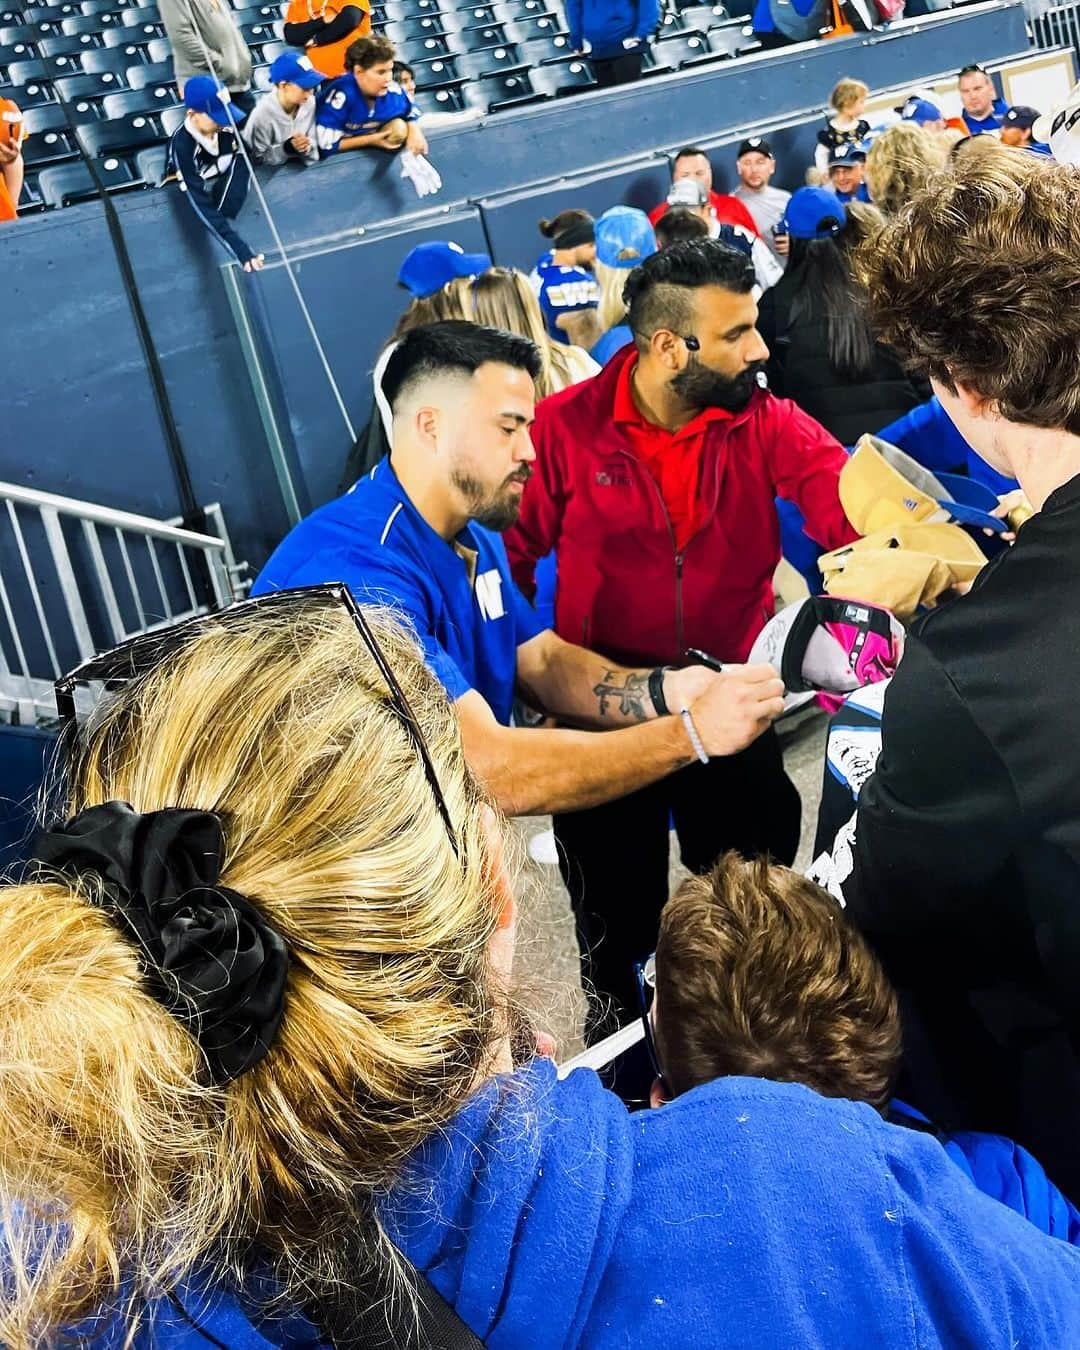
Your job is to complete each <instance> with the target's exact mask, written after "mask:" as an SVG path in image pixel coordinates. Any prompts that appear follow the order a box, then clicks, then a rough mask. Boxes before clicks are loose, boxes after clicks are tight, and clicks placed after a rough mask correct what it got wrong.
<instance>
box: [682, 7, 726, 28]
mask: <svg viewBox="0 0 1080 1350" xmlns="http://www.w3.org/2000/svg"><path fill="white" fill-rule="evenodd" d="M679 18H680V19H681V20H682V27H683V28H696V29H697V30H698V32H700V33H706V32H708V31H709V29H711V28H718V27H720V26H721V25H723V24H725V23H730V22H731V19H730V18H729V16H728V12H727V10H726V9H725V8H724V6H723V5H687V6H686V8H685V9H682V10H680V11H679Z"/></svg>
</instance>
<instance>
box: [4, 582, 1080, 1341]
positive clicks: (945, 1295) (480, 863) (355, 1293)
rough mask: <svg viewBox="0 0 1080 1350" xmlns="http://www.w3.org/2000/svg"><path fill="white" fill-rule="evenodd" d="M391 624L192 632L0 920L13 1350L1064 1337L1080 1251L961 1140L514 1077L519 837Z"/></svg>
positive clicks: (783, 1102) (534, 1073)
mask: <svg viewBox="0 0 1080 1350" xmlns="http://www.w3.org/2000/svg"><path fill="white" fill-rule="evenodd" d="M366 628H367V631H366V632H365V633H364V634H363V635H362V633H361V632H359V631H358V620H357V619H356V618H355V617H354V616H353V615H351V614H350V613H348V612H347V611H346V610H345V609H344V607H343V606H341V605H340V604H339V603H334V602H332V599H331V597H318V596H317V597H311V596H309V597H303V598H301V597H297V596H289V597H282V598H281V599H280V600H277V601H266V600H264V601H263V602H262V603H261V604H260V605H258V606H255V607H249V606H244V607H242V608H239V609H237V610H234V611H230V612H226V613H225V614H223V615H215V616H213V618H211V619H203V620H200V621H198V622H196V623H195V624H194V625H191V626H189V627H188V628H187V629H186V631H184V632H183V634H182V635H181V634H179V633H177V632H176V631H175V630H173V631H171V632H169V633H167V634H165V635H164V637H165V641H155V642H154V643H153V644H151V645H150V646H149V650H148V648H147V644H146V643H145V642H143V643H140V644H139V646H137V647H136V649H135V651H136V653H138V657H137V658H136V659H133V666H134V669H133V670H132V671H129V672H128V674H129V678H128V680H127V681H126V682H125V683H124V684H123V685H122V687H121V688H119V689H118V690H116V691H115V692H114V694H113V697H112V698H111V700H110V702H109V706H108V708H107V710H104V712H105V715H104V716H100V715H99V716H98V717H96V718H95V719H93V720H92V721H91V722H90V723H89V724H88V725H87V726H84V727H83V728H82V730H81V732H80V733H79V735H78V736H77V737H73V738H72V740H73V744H72V746H71V750H72V765H71V769H70V773H69V780H70V782H69V787H68V790H67V793H66V802H65V804H64V805H65V808H66V814H67V816H68V817H69V818H68V819H67V821H66V824H63V825H53V826H52V827H51V828H50V829H49V830H48V831H47V832H46V833H45V834H44V836H43V838H42V842H41V849H40V852H41V855H42V857H43V859H47V860H48V861H47V863H46V864H45V866H44V869H43V870H39V871H38V872H36V873H34V874H33V875H32V876H31V877H29V878H28V879H27V880H26V881H25V882H24V883H23V884H21V885H18V886H9V887H7V888H6V889H5V890H4V893H3V897H2V904H0V980H2V982H3V987H4V989H5V990H6V991H7V992H8V997H6V998H5V999H4V1000H3V1001H2V1003H0V1044H2V1045H3V1047H4V1056H5V1058H4V1065H5V1093H4V1110H3V1112H2V1113H0V1196H2V1197H3V1201H2V1205H3V1223H2V1232H3V1237H2V1245H3V1268H4V1270H5V1272H6V1273H7V1279H6V1280H5V1282H4V1287H3V1296H2V1302H0V1325H2V1327H3V1333H2V1334H3V1339H4V1342H5V1344H7V1345H10V1346H12V1347H17V1348H18V1350H24V1348H25V1347H29V1346H31V1345H39V1344H54V1343H64V1342H66V1341H70V1342H71V1343H72V1344H87V1343H93V1342H94V1341H96V1340H98V1339H100V1341H101V1343H102V1344H107V1345H121V1344H128V1343H131V1344H136V1345H138V1344H146V1345H149V1344H153V1345H155V1346H161V1347H165V1346H168V1347H170V1348H171V1350H204V1347H206V1346H208V1345H216V1346H219V1347H220V1346H229V1347H233V1350H239V1347H242V1346H246V1347H255V1346H258V1345H262V1346H269V1345H276V1346H281V1347H285V1346H288V1347H292V1350H300V1347H315V1346H328V1345H336V1346H340V1347H344V1346H368V1345H371V1346H374V1345H398V1346H405V1345H424V1346H436V1345H439V1346H444V1345H450V1344H455V1345H462V1346H464V1345H468V1344H471V1343H472V1339H471V1338H473V1337H475V1338H477V1339H481V1340H482V1341H483V1342H484V1343H486V1344H488V1345H491V1346H493V1347H496V1346H500V1345H505V1346H524V1345H529V1346H532V1347H540V1346H545V1347H546V1346H571V1345H593V1344H600V1343H602V1342H608V1343H611V1344H619V1345H630V1344H639V1343H641V1340H642V1332H643V1331H644V1332H646V1334H648V1335H650V1336H651V1335H652V1333H653V1332H654V1331H655V1332H656V1333H657V1334H658V1336H659V1337H660V1338H661V1339H662V1340H663V1343H664V1344H666V1345H686V1344H691V1343H695V1342H703V1343H704V1342H705V1341H707V1339H708V1336H707V1334H706V1335H705V1336H704V1337H703V1328H708V1329H709V1331H710V1332H711V1330H713V1329H715V1328H717V1327H720V1326H722V1327H723V1335H724V1339H726V1340H728V1341H730V1342H731V1343H732V1344H739V1345H748V1346H749V1345H754V1346H757V1345H766V1344H768V1343H770V1342H771V1343H772V1344H774V1345H790V1346H794V1345H808V1344H813V1345H829V1346H838V1347H839V1346H845V1345H852V1344H856V1343H870V1344H881V1345H891V1344H895V1342H896V1331H897V1328H898V1327H903V1328H905V1329H906V1328H909V1327H913V1328H914V1329H915V1330H914V1331H913V1333H912V1336H915V1335H918V1337H919V1339H920V1340H921V1342H923V1343H925V1344H946V1343H948V1342H949V1341H950V1339H952V1340H955V1339H957V1337H956V1335H955V1334H954V1333H955V1332H956V1329H957V1326H958V1324H959V1321H960V1319H962V1333H961V1337H962V1339H965V1340H968V1341H970V1344H972V1345H980V1346H983V1345H985V1346H990V1345H996V1344H998V1343H999V1342H1001V1341H1002V1340H1004V1341H1005V1342H1006V1343H1012V1342H1016V1341H1020V1342H1022V1343H1023V1345H1024V1346H1025V1350H1050V1347H1054V1350H1061V1347H1063V1346H1067V1345H1069V1344H1071V1343H1072V1342H1073V1341H1074V1340H1075V1334H1074V1333H1075V1330H1076V1326H1077V1320H1078V1318H1080V1306H1078V1294H1077V1269H1078V1266H1077V1255H1076V1253H1075V1252H1074V1251H1071V1250H1070V1249H1069V1247H1068V1246H1067V1245H1066V1244H1065V1243H1063V1242H1056V1241H1050V1240H1049V1239H1047V1238H1045V1237H1043V1236H1042V1235H1041V1234H1039V1233H1036V1232H1035V1231H1034V1230H1033V1229H1032V1228H1031V1227H1030V1226H1029V1225H1027V1224H1025V1223H1024V1222H1023V1221H1022V1220H1021V1219H1020V1218H1019V1217H1018V1216H1016V1215H1014V1214H1011V1213H1010V1212H1009V1211H1008V1210H1007V1209H1006V1208H1005V1207H1004V1206H1000V1205H996V1204H992V1203H991V1202H990V1201H988V1200H987V1199H986V1198H985V1197H982V1196H978V1195H977V1194H976V1193H975V1191H974V1190H973V1188H972V1187H971V1186H970V1184H969V1183H967V1182H966V1180H964V1179H963V1178H962V1177H960V1176H959V1173H958V1172H957V1171H956V1169H954V1168H952V1167H951V1165H949V1164H948V1163H947V1162H943V1161H942V1160H941V1155H940V1147H939V1145H938V1144H937V1142H936V1141H935V1140H932V1139H929V1138H927V1137H926V1136H924V1135H921V1134H918V1133H916V1132H915V1131H911V1130H900V1129H896V1128H895V1127H893V1126H890V1125H887V1124H886V1123H885V1122H884V1121H882V1120H881V1119H880V1118H878V1117H877V1116H876V1115H875V1114H874V1113H873V1112H871V1111H868V1110H867V1109H866V1108H865V1107H863V1106H859V1105H856V1104H853V1103H847V1102H842V1101H829V1100H826V1099H825V1098H823V1097H821V1096H819V1095H817V1094H816V1093H812V1092H810V1091H808V1090H807V1089H805V1088H802V1087H799V1086H795V1085H791V1084H784V1083H769V1082H766V1081H756V1082H755V1081H748V1080H747V1079H744V1078H728V1079H726V1080H724V1081H722V1082H718V1083H713V1084H708V1085H705V1086H703V1087H702V1088H701V1089H699V1090H698V1091H697V1092H695V1093H694V1094H693V1097H692V1100H690V1101H688V1102H686V1103H683V1102H674V1103H672V1104H671V1105H670V1106H669V1107H666V1108H665V1109H664V1110H663V1111H653V1112H645V1113H639V1114H638V1115H636V1116H629V1115H628V1114H627V1111H626V1109H625V1107H624V1106H623V1105H622V1103H621V1102H619V1101H618V1099H617V1098H615V1097H614V1096H612V1095H610V1094H609V1093H607V1092H605V1090H604V1089H603V1087H602V1086H601V1084H600V1081H599V1079H598V1078H597V1077H596V1075H595V1074H593V1073H591V1072H587V1071H581V1072H577V1073H574V1074H572V1075H570V1077H569V1078H568V1079H567V1080H565V1081H562V1082H560V1081H559V1080H558V1079H557V1077H556V1073H555V1068H554V1066H553V1065H552V1064H551V1062H550V1061H548V1060H544V1059H540V1058H533V1057H529V1058H527V1060H526V1062H525V1063H524V1064H523V1065H522V1066H521V1067H520V1068H518V1069H517V1070H516V1071H514V1070H513V1068H512V1063H511V1039H512V1036H511V1033H512V1032H513V1031H515V1029H516V1027H517V1026H518V1025H519V1023H520V1020H521V1019H520V1017H518V1016H515V1015H514V1013H513V1009H512V1000H511V998H510V997H509V996H508V988H509V986H510V984H511V981H512V979H513V969H514V968H513V956H514V935H515V902H514V895H513V889H512V885H511V882H510V878H509V875H508V871H507V865H506V862H505V856H504V850H503V842H502V830H501V827H500V824H499V822H498V820H497V819H496V818H495V816H494V815H493V813H492V812H491V811H490V809H489V808H488V807H487V806H486V804H485V803H484V800H483V798H482V795H481V793H480V792H479V791H478V790H477V786H476V783H475V780H474V779H473V777H472V775H471V774H470V773H469V771H468V768H467V767H466V760H465V756H464V755H463V753H462V742H461V737H460V735H459V731H458V728H457V725H456V719H455V717H454V716H453V715H452V710H451V709H450V708H449V706H448V704H447V702H446V699H445V696H444V695H443V693H442V691H441V690H440V689H439V688H438V686H437V684H436V681H435V680H434V679H433V678H432V677H431V674H430V673H429V671H428V670H427V669H425V666H424V664H423V662H422V660H421V657H420V652H419V650H418V647H417V644H416V642H415V639H414V638H413V637H412V636H411V635H409V634H408V633H406V632H405V631H403V629H402V627H401V626H400V625H399V624H398V623H397V622H395V620H394V618H393V617H392V616H391V615H389V614H387V613H385V612H384V611H377V610H368V611H367V612H366ZM372 648H374V651H377V652H378V654H379V660H378V661H376V660H373V659H372V657H373V655H374V651H373V650H372ZM388 678H389V679H391V680H392V683H388ZM520 734H521V735H523V736H527V735H535V736H543V735H544V734H545V733H543V732H537V733H529V732H522V733H520ZM618 735H619V733H615V734H614V735H609V736H605V737H594V738H593V739H594V740H595V741H601V740H603V741H615V740H616V739H617V737H618ZM125 800H133V802H134V808H135V809H132V808H131V807H129V806H126V805H124V802H125ZM619 842H620V841H613V847H617V846H618V843H619ZM193 883H194V885H193ZM514 1039H520V1040H524V1037H520V1038H519V1037H514ZM526 1053H527V1052H526ZM495 1075H498V1077H497V1078H495V1077H494V1076H495ZM478 1196H480V1197H482V1203H477V1197H478ZM733 1197H737V1203H734V1202H733ZM838 1197H839V1198H842V1203H839V1201H838ZM883 1214H885V1215H886V1216H887V1217H886V1218H883V1217H882V1216H883ZM391 1244H393V1246H391ZM394 1248H396V1249H397V1250H396V1251H395V1250H394ZM399 1253H400V1255H399ZM416 1271H420V1272H426V1273H427V1274H426V1281H429V1282H430V1284H431V1285H432V1286H434V1289H430V1288H427V1292H426V1294H425V1293H424V1292H423V1288H426V1282H425V1284H424V1286H423V1288H418V1287H417V1286H418V1282H419V1281H420V1276H418V1275H417V1274H415V1272H416ZM530 1275H534V1276H535V1278H528V1276H530ZM413 1290H416V1292H417V1295H418V1296H417V1297H416V1298H414V1297H413V1296H412V1292H413ZM808 1290H813V1291H814V1297H813V1298H810V1297H808V1295H807V1291H808ZM439 1296H441V1297H442V1298H444V1299H445V1300H446V1301H447V1304H448V1305H449V1308H451V1309H454V1310H455V1312H456V1316H454V1317H451V1315H450V1314H449V1311H448V1309H447V1308H444V1307H442V1305H441V1303H440V1297H439ZM658 1300H659V1302H658ZM458 1319H461V1320H463V1321H464V1322H465V1324H466V1326H464V1327H463V1326H460V1325H458ZM466 1328H467V1330H466ZM909 1339H910V1338H909Z"/></svg>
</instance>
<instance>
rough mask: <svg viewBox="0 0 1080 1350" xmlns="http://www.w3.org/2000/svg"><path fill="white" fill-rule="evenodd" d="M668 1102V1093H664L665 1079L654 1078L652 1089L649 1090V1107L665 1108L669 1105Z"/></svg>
mask: <svg viewBox="0 0 1080 1350" xmlns="http://www.w3.org/2000/svg"><path fill="white" fill-rule="evenodd" d="M667 1101H668V1096H667V1093H666V1092H665V1091H664V1082H663V1079H661V1078H654V1079H653V1081H652V1087H651V1088H649V1105H650V1106H653V1107H656V1106H664V1105H666V1104H667Z"/></svg>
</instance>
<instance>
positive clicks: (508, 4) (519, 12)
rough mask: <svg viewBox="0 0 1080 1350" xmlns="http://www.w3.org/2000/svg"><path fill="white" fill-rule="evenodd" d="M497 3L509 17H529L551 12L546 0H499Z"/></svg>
mask: <svg viewBox="0 0 1080 1350" xmlns="http://www.w3.org/2000/svg"><path fill="white" fill-rule="evenodd" d="M499 5H500V8H501V9H503V10H505V11H506V13H507V14H508V15H509V16H510V18H511V19H530V18H535V17H538V16H539V15H541V14H548V13H551V6H550V5H548V4H547V3H546V0H499Z"/></svg>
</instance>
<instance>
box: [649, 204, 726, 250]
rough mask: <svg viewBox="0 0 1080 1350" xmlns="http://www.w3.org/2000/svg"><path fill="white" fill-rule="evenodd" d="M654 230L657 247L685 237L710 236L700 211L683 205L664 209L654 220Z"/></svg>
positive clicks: (683, 239)
mask: <svg viewBox="0 0 1080 1350" xmlns="http://www.w3.org/2000/svg"><path fill="white" fill-rule="evenodd" d="M654 232H655V234H656V247H657V248H669V247H670V246H671V245H672V244H680V243H682V242H684V241H685V240H687V239H709V238H711V237H712V236H711V234H710V231H709V227H708V225H707V224H706V222H705V221H704V220H702V218H701V214H700V212H698V211H691V210H689V209H688V208H687V207H685V206H673V207H672V208H671V209H670V210H669V211H665V212H664V214H663V215H662V216H661V217H660V219H659V220H658V221H657V222H656V226H655V230H654Z"/></svg>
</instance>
